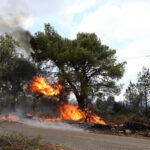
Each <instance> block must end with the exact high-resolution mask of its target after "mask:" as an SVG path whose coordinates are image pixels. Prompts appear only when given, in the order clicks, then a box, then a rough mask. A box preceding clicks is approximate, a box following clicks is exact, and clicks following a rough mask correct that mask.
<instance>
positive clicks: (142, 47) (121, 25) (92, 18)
mask: <svg viewBox="0 0 150 150" xmlns="http://www.w3.org/2000/svg"><path fill="white" fill-rule="evenodd" d="M149 8H150V1H148V0H125V1H123V0H118V1H117V2H116V1H115V0H107V1H106V2H105V3H104V4H103V5H100V6H99V7H98V8H97V9H96V10H95V11H93V12H90V13H85V14H84V15H83V19H82V21H81V22H80V23H79V24H78V25H77V26H75V27H74V28H73V30H72V38H75V36H76V34H77V33H78V32H95V33H96V34H97V35H98V37H100V38H101V41H102V43H103V44H107V45H109V46H110V47H111V46H113V47H112V48H115V49H117V57H118V60H120V61H121V60H127V65H126V72H125V75H124V77H123V78H122V80H121V82H122V83H124V84H125V86H124V87H127V85H128V83H129V81H130V80H132V81H133V82H136V79H137V74H138V72H139V71H141V69H142V67H143V66H146V67H147V68H150V66H149V64H150V57H144V56H147V55H150V45H149V41H150V37H149V35H150V28H149V27H150V20H149V16H150V9H149ZM142 56H143V57H142ZM120 98H121V99H122V96H121V97H120Z"/></svg>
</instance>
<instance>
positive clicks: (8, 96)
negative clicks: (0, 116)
mask: <svg viewBox="0 0 150 150" xmlns="http://www.w3.org/2000/svg"><path fill="white" fill-rule="evenodd" d="M17 48H18V49H19V43H18V42H17V41H15V40H14V39H13V37H12V36H11V35H9V34H5V35H1V36H0V110H1V109H2V108H4V107H6V106H7V107H11V108H12V109H13V110H14V109H15V103H16V100H17V97H18V95H19V92H23V85H24V84H26V82H28V81H29V80H30V79H31V78H32V77H33V76H34V75H35V74H36V72H37V69H36V67H35V64H34V63H32V62H29V61H28V60H26V59H24V58H23V57H21V58H20V57H18V55H17V53H16V49H17Z"/></svg>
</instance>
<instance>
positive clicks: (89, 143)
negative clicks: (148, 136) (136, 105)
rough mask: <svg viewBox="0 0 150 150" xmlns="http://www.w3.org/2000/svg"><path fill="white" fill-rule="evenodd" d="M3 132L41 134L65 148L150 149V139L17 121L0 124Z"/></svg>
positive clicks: (48, 140)
mask: <svg viewBox="0 0 150 150" xmlns="http://www.w3.org/2000/svg"><path fill="white" fill-rule="evenodd" d="M2 133H5V134H11V133H15V134H16V133H22V134H23V135H26V136H32V137H37V136H40V137H41V139H42V140H43V141H44V142H48V143H49V142H50V143H52V144H54V145H55V146H56V144H57V145H61V146H65V147H68V149H64V150H70V149H74V150H150V141H149V140H145V139H136V138H131V137H122V136H112V135H104V134H103V135H102V134H94V133H90V132H89V131H86V130H83V131H71V130H67V129H66V130H65V129H63V130H60V129H50V128H49V129H46V128H38V127H33V126H29V125H25V124H21V123H15V122H3V123H1V124H0V134H2ZM54 148H56V147H54ZM61 148H63V147H60V149H58V150H62V149H61ZM69 148H70V149H69ZM48 150H49V149H48ZM54 150H55V149H54ZM56 150H57V149H56Z"/></svg>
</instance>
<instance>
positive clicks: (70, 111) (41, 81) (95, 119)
mask: <svg viewBox="0 0 150 150" xmlns="http://www.w3.org/2000/svg"><path fill="white" fill-rule="evenodd" d="M27 88H29V89H31V90H32V91H33V92H35V93H41V94H43V95H48V96H56V95H59V94H60V92H61V90H62V89H63V88H64V87H63V86H62V85H60V84H57V83H54V82H53V84H49V83H47V81H46V79H45V78H44V77H42V76H36V77H35V78H33V80H32V81H31V82H30V84H29V86H28V87H27ZM58 108H59V111H60V116H59V117H57V118H49V117H47V118H41V117H38V116H33V115H32V114H30V113H27V114H26V115H25V116H24V117H26V118H30V119H33V120H38V121H41V122H52V121H77V122H89V123H98V124H103V125H106V123H105V122H104V121H103V120H102V119H101V118H100V117H99V116H98V115H96V114H95V113H93V112H92V111H90V110H88V109H87V110H86V111H85V112H84V111H82V110H81V109H80V108H79V106H78V105H76V106H73V105H69V104H63V103H62V104H60V105H59V106H58ZM1 119H3V120H9V121H15V120H16V119H15V116H12V115H11V114H8V116H6V117H5V116H4V115H1Z"/></svg>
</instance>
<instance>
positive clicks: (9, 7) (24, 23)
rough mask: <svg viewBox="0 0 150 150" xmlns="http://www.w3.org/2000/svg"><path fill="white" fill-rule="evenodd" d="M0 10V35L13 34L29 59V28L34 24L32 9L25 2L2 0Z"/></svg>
mask: <svg viewBox="0 0 150 150" xmlns="http://www.w3.org/2000/svg"><path fill="white" fill-rule="evenodd" d="M0 10H1V11H0V34H4V33H9V34H11V35H12V36H13V37H14V38H15V39H16V40H17V41H18V42H19V43H20V47H21V50H23V51H24V52H23V54H25V55H26V56H28V57H29V56H30V52H31V46H30V39H31V34H30V32H29V31H28V30H27V28H28V27H29V26H30V25H32V23H33V20H32V16H31V14H32V13H31V11H30V9H29V8H28V6H27V5H26V3H25V2H24V1H23V0H2V4H1V6H0ZM21 50H20V51H19V53H21Z"/></svg>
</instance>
